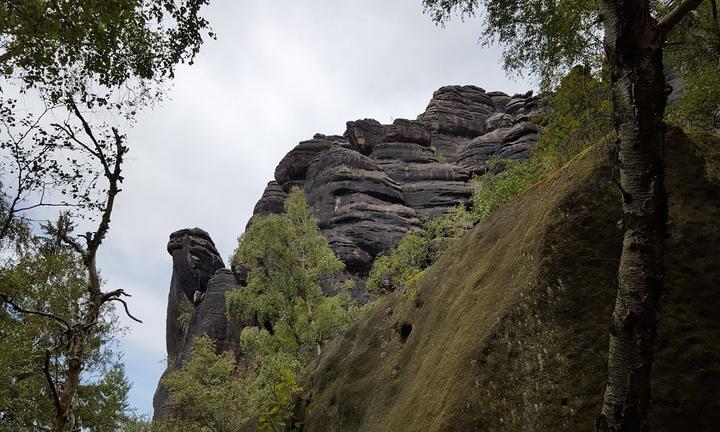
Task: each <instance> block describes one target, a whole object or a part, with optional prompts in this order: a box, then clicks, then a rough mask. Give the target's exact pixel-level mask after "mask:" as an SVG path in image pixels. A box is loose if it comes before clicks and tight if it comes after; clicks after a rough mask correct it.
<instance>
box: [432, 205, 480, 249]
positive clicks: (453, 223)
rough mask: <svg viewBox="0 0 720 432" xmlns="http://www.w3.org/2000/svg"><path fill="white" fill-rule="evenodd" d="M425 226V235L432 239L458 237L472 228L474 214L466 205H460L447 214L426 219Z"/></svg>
mask: <svg viewBox="0 0 720 432" xmlns="http://www.w3.org/2000/svg"><path fill="white" fill-rule="evenodd" d="M423 228H424V229H425V237H426V238H428V239H430V240H431V241H438V240H442V239H447V238H458V237H462V235H463V234H465V233H466V232H467V230H468V229H470V228H472V216H471V215H470V212H469V211H468V210H467V208H465V206H464V205H458V206H457V207H455V208H454V209H453V210H452V211H451V212H450V214H449V215H447V216H438V217H435V218H431V219H429V220H427V221H425V223H424V224H423Z"/></svg>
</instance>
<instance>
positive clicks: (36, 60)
mask: <svg viewBox="0 0 720 432" xmlns="http://www.w3.org/2000/svg"><path fill="white" fill-rule="evenodd" d="M207 3H208V1H207V0H180V1H176V0H112V1H99V2H98V1H93V0H57V1H49V2H37V1H33V0H9V1H5V2H2V4H0V74H2V76H3V78H4V82H3V84H5V82H12V83H14V84H16V85H17V86H18V89H19V91H20V93H21V94H24V95H28V94H30V93H31V92H34V94H36V95H37V96H38V97H39V99H40V102H41V103H42V105H44V107H45V109H44V111H43V112H42V113H41V114H39V115H36V116H34V117H33V116H30V117H27V116H20V115H19V114H18V112H17V110H16V106H17V99H12V98H8V99H3V101H2V104H1V106H2V110H1V111H0V116H2V119H1V120H2V123H3V126H4V128H3V132H4V133H6V136H4V137H3V139H2V140H0V143H2V145H0V150H3V152H4V153H3V157H4V159H3V161H7V162H8V163H7V164H4V165H3V167H12V168H11V169H9V170H7V172H9V174H10V177H9V178H11V179H12V180H13V181H12V182H11V183H12V184H13V185H14V188H12V187H4V188H3V190H2V193H1V194H0V202H2V205H0V215H1V216H2V220H1V221H0V223H2V225H1V228H2V231H0V234H2V236H1V237H0V240H1V241H6V240H13V239H16V238H19V237H21V236H25V235H27V234H28V232H31V230H24V231H23V230H22V229H21V228H22V227H23V226H27V224H26V222H27V221H28V220H27V219H24V218H23V216H22V215H21V213H23V212H25V211H30V210H32V209H34V208H37V207H40V206H50V205H51V206H58V207H64V208H65V209H66V210H68V209H72V208H74V207H76V208H77V211H76V212H74V213H69V212H63V213H61V214H60V216H59V217H58V219H57V221H56V222H53V223H46V224H45V225H44V226H43V228H44V230H45V231H46V232H47V234H48V235H49V236H50V237H51V238H52V239H54V240H55V241H56V242H57V243H58V244H61V245H64V247H67V248H68V250H70V251H71V253H73V254H74V255H75V257H76V258H77V260H78V262H80V263H82V266H83V271H84V273H85V278H84V281H83V284H82V286H83V289H82V293H81V294H78V296H77V297H76V298H75V300H76V301H75V302H74V303H72V306H71V307H70V310H72V311H73V313H72V314H71V316H69V317H66V316H64V315H63V314H62V313H59V312H58V311H53V310H52V309H49V308H48V305H47V304H45V303H40V304H37V305H36V306H35V307H27V306H25V305H23V304H22V299H18V298H16V297H15V296H14V294H12V293H10V292H5V291H4V290H5V288H6V287H2V288H1V289H2V290H3V291H2V292H0V299H2V301H3V305H4V307H5V308H6V309H7V310H9V311H11V313H12V315H13V316H16V317H18V319H19V320H22V319H23V318H22V317H27V316H32V317H36V318H42V319H46V320H48V321H50V322H52V323H53V325H55V326H57V327H58V328H59V329H60V332H61V335H62V337H61V338H60V339H59V341H57V346H53V347H52V348H53V349H52V350H50V347H49V346H48V347H46V348H47V349H46V351H45V352H46V354H45V362H46V364H47V363H48V362H49V361H50V359H51V357H52V355H51V353H49V352H50V351H54V352H55V351H56V352H57V353H58V356H59V358H60V359H61V360H60V361H59V364H58V367H57V369H58V370H57V373H56V374H51V373H44V378H45V381H46V383H47V387H48V392H47V395H46V396H47V398H48V400H49V402H50V404H49V406H51V407H52V409H51V411H52V412H53V416H52V430H54V431H58V432H59V431H65V430H67V429H68V428H72V430H76V429H77V428H80V427H82V424H81V423H79V421H80V419H79V418H78V415H77V404H76V401H77V399H78V397H81V395H80V393H81V392H82V391H85V386H84V384H83V382H82V380H81V378H82V376H83V373H84V372H85V371H87V370H88V369H87V367H88V366H89V364H90V362H91V361H92V353H93V344H94V343H95V341H97V340H98V337H99V336H100V335H102V332H101V331H100V329H101V328H102V325H101V324H102V322H104V321H105V319H106V317H107V313H108V311H110V310H111V309H110V306H109V305H110V304H111V303H117V304H119V305H121V306H122V307H123V308H124V310H125V313H126V314H127V315H128V316H130V318H132V319H135V320H136V321H139V320H137V319H136V318H134V317H133V316H132V315H131V314H130V312H129V310H128V305H127V303H126V301H125V299H124V298H125V297H127V296H129V295H128V294H127V293H125V291H124V290H123V289H114V290H109V291H103V290H102V281H101V279H100V275H99V270H98V265H97V253H98V250H99V248H100V247H101V245H102V243H103V241H104V239H105V237H106V235H107V233H108V231H109V229H110V220H111V216H112V212H113V208H114V205H115V200H116V197H117V194H119V193H120V191H121V189H120V185H121V183H122V181H123V176H122V167H123V162H124V158H125V155H126V154H127V152H128V147H127V146H126V137H125V135H124V134H123V133H121V132H120V131H119V129H118V127H116V126H112V125H109V124H104V123H103V124H96V123H94V122H93V121H92V117H91V115H89V114H88V111H90V113H95V112H97V111H98V110H106V111H112V112H113V113H114V114H120V115H122V116H124V117H125V118H126V119H128V120H130V121H132V120H133V119H134V118H135V116H136V113H137V110H138V109H139V108H141V107H143V106H146V105H148V104H151V103H153V102H154V101H156V100H158V99H159V98H160V97H161V95H162V93H161V92H160V87H159V85H160V84H162V83H163V82H164V81H165V80H167V79H171V78H172V77H173V76H174V70H175V67H176V66H177V65H178V64H179V63H183V62H189V63H192V60H193V59H194V56H195V55H196V54H197V52H198V50H199V47H200V45H201V44H202V42H203V32H204V31H208V34H209V36H210V37H214V35H213V34H212V33H211V32H209V29H208V23H207V21H206V20H205V19H204V18H202V17H200V16H199V10H200V8H201V7H202V6H203V5H205V4H207ZM3 86H4V85H3ZM4 87H5V86H4ZM0 90H2V89H0ZM50 111H52V112H53V116H45V114H46V113H48V112H50ZM46 117H50V118H49V119H47V120H45V118H46ZM56 119H60V120H56ZM3 174H6V172H4V173H3ZM3 180H4V182H3V186H8V185H9V184H10V182H7V181H5V180H6V179H3ZM50 191H53V192H56V195H57V194H60V195H62V196H69V198H61V199H60V200H58V201H54V202H48V201H46V200H45V197H46V192H50ZM48 195H49V193H48ZM82 216H89V217H90V218H91V219H93V217H94V218H95V219H94V220H95V221H96V225H95V227H94V229H93V230H91V231H88V232H86V233H85V234H81V235H79V236H77V237H76V236H74V235H73V230H74V227H75V224H76V221H77V217H82ZM40 342H45V341H40ZM45 370H48V368H47V367H46V368H45ZM108 376H112V375H108ZM115 385H119V383H118V382H115ZM86 408H87V407H86ZM97 409H99V407H97V406H96V407H93V410H97ZM133 427H134V426H133Z"/></svg>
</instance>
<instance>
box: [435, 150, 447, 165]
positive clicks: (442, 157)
mask: <svg viewBox="0 0 720 432" xmlns="http://www.w3.org/2000/svg"><path fill="white" fill-rule="evenodd" d="M435 158H436V159H437V161H438V162H440V163H445V162H447V158H446V157H445V155H444V154H442V152H441V151H440V150H437V151H436V152H435Z"/></svg>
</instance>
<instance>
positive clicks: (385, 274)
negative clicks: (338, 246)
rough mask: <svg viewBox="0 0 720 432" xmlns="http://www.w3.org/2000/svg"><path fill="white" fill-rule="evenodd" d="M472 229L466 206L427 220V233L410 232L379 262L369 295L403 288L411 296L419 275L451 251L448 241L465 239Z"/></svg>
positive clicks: (373, 271) (368, 283)
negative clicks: (440, 256)
mask: <svg viewBox="0 0 720 432" xmlns="http://www.w3.org/2000/svg"><path fill="white" fill-rule="evenodd" d="M471 227H472V218H471V214H470V212H469V211H468V210H467V209H466V208H465V206H464V205H459V206H457V207H455V208H454V209H453V210H452V211H451V212H450V214H448V215H447V216H438V217H435V218H431V219H428V220H426V221H425V223H424V224H423V228H424V232H422V233H420V232H412V231H411V232H408V233H407V234H405V236H404V237H403V238H402V239H401V240H400V242H399V243H398V244H397V245H396V246H395V248H393V249H392V251H390V253H389V254H384V255H380V256H379V257H377V258H376V259H375V262H373V266H372V268H371V269H370V273H369V274H368V278H367V280H366V287H367V289H368V291H369V292H371V293H375V294H383V293H386V292H389V291H393V290H395V289H396V288H398V287H403V288H405V289H406V290H407V292H408V293H410V292H411V291H412V288H413V287H414V285H415V284H416V283H417V282H418V281H419V280H420V279H419V276H418V275H421V273H422V271H423V270H425V269H426V268H427V267H429V266H430V264H432V262H433V261H434V260H435V258H437V256H438V255H439V254H440V252H442V251H443V250H444V249H445V248H446V247H447V244H448V240H450V239H454V238H458V237H461V236H462V235H463V234H465V232H467V230H468V229H470V228H471Z"/></svg>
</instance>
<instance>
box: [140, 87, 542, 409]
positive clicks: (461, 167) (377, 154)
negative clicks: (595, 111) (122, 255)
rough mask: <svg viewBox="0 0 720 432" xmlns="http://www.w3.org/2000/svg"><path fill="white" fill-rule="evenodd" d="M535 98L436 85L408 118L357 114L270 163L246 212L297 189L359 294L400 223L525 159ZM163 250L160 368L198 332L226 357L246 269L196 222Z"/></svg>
mask: <svg viewBox="0 0 720 432" xmlns="http://www.w3.org/2000/svg"><path fill="white" fill-rule="evenodd" d="M538 106H539V105H538V98H536V97H533V96H532V93H527V94H524V95H514V96H510V95H507V94H505V93H502V92H490V93H488V92H485V91H484V90H483V89H481V88H479V87H475V86H447V87H443V88H441V89H439V90H437V91H436V92H435V93H434V95H433V98H432V100H431V101H430V103H429V104H428V106H427V109H426V110H425V112H424V113H422V114H420V115H419V116H418V117H417V119H415V120H409V119H396V120H395V121H393V123H392V124H389V125H384V124H381V123H380V122H378V121H376V120H373V119H362V120H356V121H351V122H348V123H347V124H346V131H345V133H344V135H343V136H338V135H322V134H316V135H315V136H314V137H313V138H312V139H310V140H307V141H302V142H300V144H298V145H297V146H296V147H295V148H294V149H292V150H291V151H290V152H289V153H288V154H287V155H286V156H285V157H284V158H283V159H282V160H281V161H280V163H279V164H278V166H277V168H276V169H275V179H274V181H270V182H269V183H268V185H267V187H266V188H265V191H264V193H263V194H262V197H261V198H260V200H259V201H258V202H257V204H256V205H255V208H254V212H253V218H256V217H259V216H262V215H267V214H272V213H281V212H282V211H284V202H285V199H286V198H287V195H288V193H289V192H290V190H291V189H292V188H293V187H300V188H303V189H304V190H305V192H306V194H307V198H308V204H309V206H310V208H311V209H312V211H313V212H314V214H315V215H316V217H317V219H318V223H319V226H320V230H321V231H322V233H323V234H324V235H325V236H326V237H327V239H328V241H329V243H330V247H331V248H332V249H333V250H334V252H335V254H336V255H337V256H338V257H339V258H340V259H341V260H342V261H343V262H344V263H345V264H346V268H347V274H345V275H344V276H343V277H346V278H351V279H353V280H354V281H355V282H356V284H355V288H354V289H353V291H352V295H353V296H354V297H355V298H356V299H358V300H359V301H360V302H366V301H368V295H367V293H366V292H365V291H364V283H363V281H364V277H365V276H366V275H367V273H368V271H369V270H370V267H371V266H372V263H373V261H374V260H375V257H377V256H378V255H379V254H380V253H382V252H384V251H387V250H388V249H390V248H392V247H394V246H395V245H396V244H397V242H398V241H399V240H400V239H401V238H402V237H403V236H404V235H405V234H406V233H407V232H408V231H417V230H421V229H422V223H423V220H425V219H427V218H431V217H435V216H440V215H443V214H446V213H448V212H449V211H450V210H451V209H452V208H454V207H455V206H457V205H458V204H461V203H464V202H465V201H467V200H468V198H469V197H470V195H471V193H472V190H473V186H472V184H471V183H470V180H471V177H472V175H473V174H477V173H483V172H485V170H487V168H488V164H487V162H488V160H489V159H490V158H491V157H493V156H499V157H502V158H508V159H517V160H522V159H525V158H527V157H528V155H529V153H530V151H531V150H532V148H533V147H534V145H535V143H536V142H537V138H538V133H539V127H538V126H537V125H535V124H533V123H532V118H533V116H534V115H535V114H537V113H538V111H539V108H538ZM253 218H251V220H250V222H249V223H252V220H253ZM241 229H242V227H238V231H240V230H241ZM168 252H169V253H170V254H171V255H172V257H173V274H172V280H171V283H170V293H169V296H168V309H167V312H168V315H167V352H168V369H167V370H166V371H165V374H167V373H168V372H170V371H172V370H173V369H174V368H177V367H182V365H183V364H185V362H187V360H188V359H189V353H190V346H191V341H192V338H194V337H196V336H200V335H203V334H204V335H208V336H209V337H211V338H212V339H213V340H214V341H215V342H216V347H217V350H218V352H229V353H231V354H233V353H234V354H235V355H237V353H238V347H237V343H238V340H239V334H240V331H241V330H242V328H243V326H244V325H245V324H247V323H233V322H228V319H227V317H226V315H225V293H226V292H228V291H231V290H235V289H242V287H243V286H245V285H246V283H247V268H244V267H241V266H233V268H232V270H228V269H225V268H224V264H223V261H222V259H221V257H220V255H219V254H218V251H217V250H216V248H215V245H214V244H213V242H212V240H211V239H210V236H209V235H208V234H207V233H206V232H205V231H203V230H200V229H197V228H193V229H184V230H180V231H178V232H175V233H173V234H172V235H171V236H170V242H169V243H168ZM181 315H182V317H181ZM165 374H164V375H165ZM164 375H163V376H164ZM167 400H168V394H167V392H166V391H165V390H164V389H163V388H162V387H161V386H159V387H158V390H157V391H156V393H155V398H154V401H153V405H154V408H155V414H154V418H155V419H163V418H165V416H166V415H167Z"/></svg>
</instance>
